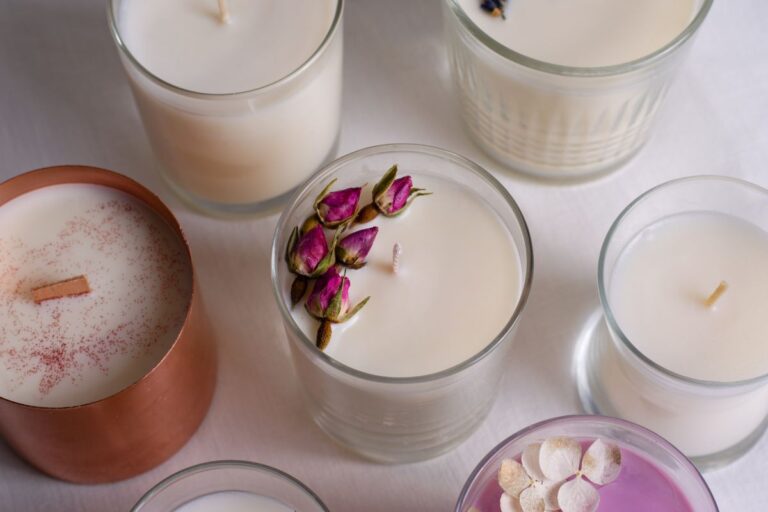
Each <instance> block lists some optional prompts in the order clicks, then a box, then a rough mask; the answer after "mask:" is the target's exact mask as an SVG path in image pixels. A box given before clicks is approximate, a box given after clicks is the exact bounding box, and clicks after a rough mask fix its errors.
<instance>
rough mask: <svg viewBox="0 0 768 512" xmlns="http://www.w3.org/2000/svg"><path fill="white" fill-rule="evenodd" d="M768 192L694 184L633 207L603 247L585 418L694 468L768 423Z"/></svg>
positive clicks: (588, 343) (726, 182) (583, 372)
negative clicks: (638, 430)
mask: <svg viewBox="0 0 768 512" xmlns="http://www.w3.org/2000/svg"><path fill="white" fill-rule="evenodd" d="M767 212H768V191H766V190H764V189H762V188H760V187H758V186H756V185H753V184H751V183H748V182H744V181H740V180H736V179H731V178H724V177H717V176H699V177H692V178H684V179H680V180H675V181H671V182H669V183H665V184H663V185H660V186H658V187H656V188H654V189H652V190H650V191H648V192H646V193H645V194H643V195H642V196H640V197H639V198H638V199H636V200H635V201H634V202H632V203H631V204H630V205H629V206H628V207H627V208H626V209H625V210H624V211H623V212H622V213H621V215H620V216H619V217H618V218H617V219H616V221H615V222H614V224H613V226H612V227H611V229H610V231H609V232H608V235H607V236H606V238H605V242H604V244H603V248H602V251H601V253H600V261H599V268H598V288H599V292H600V301H601V303H602V306H603V312H604V315H605V321H606V323H607V327H608V329H607V331H608V333H609V334H607V333H606V334H604V335H602V333H605V329H604V328H602V327H601V326H600V324H598V327H595V328H594V329H593V332H592V334H591V335H590V336H586V337H584V339H583V341H582V343H581V345H580V347H579V350H578V351H577V360H576V361H577V364H578V366H579V368H580V369H579V371H578V375H579V376H580V378H579V381H580V382H579V383H580V387H581V390H582V397H583V400H584V402H585V406H586V407H587V409H588V410H590V411H594V412H600V413H602V414H608V415H613V416H619V417H622V418H625V419H628V420H630V421H634V422H636V423H639V424H641V425H644V426H646V427H648V428H650V429H652V430H654V431H656V432H658V433H659V434H661V435H663V436H664V437H666V438H667V439H669V440H670V441H671V442H673V443H675V445H677V446H678V447H679V448H680V449H681V450H682V451H683V452H684V453H685V454H686V455H688V456H689V457H691V458H692V459H693V460H694V462H696V463H697V464H698V465H699V466H700V467H713V466H718V465H722V464H725V463H728V462H730V461H732V460H734V459H735V458H736V457H738V456H739V455H741V454H742V453H744V452H745V451H746V450H748V449H749V448H750V447H751V446H752V445H753V444H754V442H755V441H756V440H757V439H758V438H759V437H760V435H761V434H762V433H763V431H764V430H765V428H766V423H767V422H768V419H766V418H768V345H767V344H766V342H765V340H766V339H767V338H768V318H767V317H766V315H765V305H766V304H768V270H767V269H766V264H765V262H766V261H768V220H766V219H768V217H767V216H766V213H767Z"/></svg>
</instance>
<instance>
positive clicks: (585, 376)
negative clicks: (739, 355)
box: [575, 176, 768, 469]
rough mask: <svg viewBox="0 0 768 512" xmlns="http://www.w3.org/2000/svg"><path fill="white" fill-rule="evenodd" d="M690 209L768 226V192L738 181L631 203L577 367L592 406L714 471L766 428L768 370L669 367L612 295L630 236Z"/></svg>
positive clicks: (608, 242)
mask: <svg viewBox="0 0 768 512" xmlns="http://www.w3.org/2000/svg"><path fill="white" fill-rule="evenodd" d="M689 212H714V213H722V214H727V215H729V216H733V217H736V218H740V219H743V220H746V221H748V222H749V223H751V224H754V225H756V226H758V227H759V228H761V229H763V230H768V216H766V212H768V191H766V190H764V189H762V188H760V187H758V186H756V185H753V184H751V183H748V182H745V181H741V180H738V179H733V178H726V177H720V176H695V177H691V178H682V179H678V180H673V181H670V182H668V183H665V184H662V185H659V186H658V187H656V188H654V189H651V190H649V191H648V192H646V193H645V194H643V195H641V196H640V197H639V198H637V199H636V200H635V201H633V202H632V203H631V204H630V205H629V206H627V208H626V209H625V210H624V211H623V212H622V213H621V214H620V215H619V217H618V218H617V219H616V221H615V222H614V223H613V225H612V226H611V229H610V230H609V232H608V234H607V235H606V238H605V241H604V243H603V247H602V251H601V253H600V260H599V264H598V290H599V294H600V302H601V305H602V312H603V314H602V315H596V316H595V317H594V318H593V319H592V320H591V321H590V324H589V327H588V329H586V330H585V334H584V335H583V336H582V338H581V340H580V341H579V346H578V348H577V351H576V357H575V364H576V375H577V379H578V384H579V392H580V395H581V400H582V403H583V405H584V407H585V409H586V410H587V411H589V412H593V413H598V414H606V415H610V416H618V417H621V418H624V419H627V420H630V421H633V422H636V423H639V424H641V425H643V426H645V427H648V428H650V429H652V430H654V431H656V432H658V433H659V434H661V435H662V436H664V437H665V438H667V439H669V440H670V441H671V442H672V443H674V444H675V445H676V446H677V447H678V448H680V449H681V450H682V451H683V452H684V453H685V454H686V455H687V456H689V457H691V459H692V460H693V461H694V462H695V463H696V464H697V465H698V466H699V467H700V468H705V469H708V468H713V467H719V466H722V465H724V464H727V463H729V462H731V461H733V460H734V459H736V458H738V457H739V456H741V455H742V454H743V453H745V452H746V451H747V450H748V449H749V448H751V447H752V446H753V445H754V443H755V442H756V441H757V440H758V439H759V438H760V436H761V435H762V433H763V431H765V429H766V425H767V424H768V419H767V418H768V375H761V376H757V377H755V378H751V379H748V380H743V381H708V380H700V379H695V378H691V377H689V376H686V375H681V374H679V373H675V372H673V371H671V370H669V369H667V368H665V367H664V366H662V365H661V364H659V363H658V362H656V361H654V360H652V359H651V358H650V357H648V356H647V355H646V354H644V353H643V352H642V351H641V350H640V349H638V347H637V346H636V345H635V344H633V343H632V340H630V339H629V338H628V336H627V335H626V334H625V333H624V332H623V331H622V327H621V325H620V324H619V322H618V321H617V319H616V317H615V315H614V312H613V309H612V306H611V300H610V296H609V294H608V289H609V287H610V283H611V279H612V275H613V269H614V268H615V266H616V261H617V259H618V258H619V256H620V255H621V253H622V251H623V249H624V248H625V247H626V246H627V244H628V243H629V242H630V240H632V239H633V238H634V237H635V236H636V235H637V234H638V233H639V232H640V231H641V230H642V229H644V228H646V227H648V226H650V225H651V224H653V223H655V222H657V221H659V220H662V219H665V218H668V217H670V216H672V215H676V214H680V213H689ZM691 357H692V358H695V357H697V354H696V353H692V354H691ZM698 357H702V356H700V355H698Z"/></svg>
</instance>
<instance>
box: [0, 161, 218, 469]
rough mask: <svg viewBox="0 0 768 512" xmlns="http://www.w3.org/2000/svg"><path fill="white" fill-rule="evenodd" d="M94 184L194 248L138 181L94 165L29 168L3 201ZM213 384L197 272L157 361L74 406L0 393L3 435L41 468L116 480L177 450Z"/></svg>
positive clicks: (1, 194)
mask: <svg viewBox="0 0 768 512" xmlns="http://www.w3.org/2000/svg"><path fill="white" fill-rule="evenodd" d="M62 183H92V184H96V185H105V186H107V187H112V188H115V189H118V190H122V191H123V192H126V193H128V194H130V195H132V196H134V197H136V198H137V199H139V200H140V201H143V202H144V203H146V204H147V205H148V206H149V207H150V208H152V209H153V210H154V211H155V212H157V214H158V215H160V216H161V217H162V218H164V219H165V220H166V221H167V222H168V224H169V225H170V226H171V227H172V229H173V230H175V231H176V233H177V234H178V235H179V237H180V238H181V240H183V242H184V246H185V248H186V251H187V255H188V256H189V262H190V263H189V264H190V268H192V259H191V256H190V254H189V245H188V244H187V241H186V239H185V238H184V235H183V233H182V231H181V227H180V226H179V223H178V221H177V220H176V218H175V217H174V216H173V214H172V213H171V211H170V210H169V209H168V208H167V207H166V206H165V205H164V204H163V202H162V201H160V199H159V198H158V197H157V196H155V195H154V194H153V193H152V192H150V191H149V190H147V189H146V188H144V187H143V186H142V185H140V184H138V183H136V182H135V181H133V180H131V179H129V178H127V177H125V176H123V175H121V174H117V173H114V172H111V171H106V170H104V169H98V168H94V167H83V166H71V165H67V166H59V167H48V168H45V169H39V170H36V171H31V172H28V173H26V174H22V175H21V176H17V177H15V178H12V179H10V180H8V181H6V182H5V183H2V184H0V206H2V205H3V204H5V203H7V202H8V201H10V200H11V199H13V198H15V197H18V196H20V195H22V194H24V193H26V192H30V191H32V190H36V189H39V188H43V187H47V186H50V185H57V184H62ZM215 381H216V353H215V349H214V343H213V339H212V337H211V335H210V329H209V328H208V323H207V321H206V317H205V314H204V311H203V306H202V303H201V300H200V294H199V292H198V287H197V283H196V280H195V277H194V270H193V285H192V296H191V299H190V304H189V309H188V310H187V317H186V320H185V322H184V325H183V327H182V328H181V331H180V332H179V334H178V336H177V338H176V340H175V341H174V343H173V345H171V348H170V349H169V350H168V352H167V353H166V354H165V356H164V357H163V358H162V359H161V360H160V362H158V363H157V365H156V366H155V367H154V368H153V369H152V370H151V371H150V372H149V373H147V374H146V375H145V376H144V377H142V378H141V379H140V380H139V381H138V382H135V383H134V384H132V385H130V386H129V387H127V388H125V389H123V390H122V391H120V392H118V393H116V394H114V395H112V396H110V397H107V398H104V399H102V400H98V401H96V402H91V403H88V404H85V405H79V406H75V407H60V408H52V407H36V406H29V405H24V404H19V403H16V402H12V401H10V400H7V399H4V398H2V397H0V434H1V435H2V436H3V437H4V438H5V441H6V442H7V443H8V444H9V445H10V446H11V448H13V449H14V450H15V451H16V452H17V453H18V454H19V455H20V456H21V457H23V458H24V459H26V460H27V461H28V462H29V463H30V464H32V465H33V466H35V467H37V468H38V469H40V470H41V471H43V472H45V473H47V474H49V475H51V476H54V477H56V478H60V479H62V480H68V481H71V482H77V483H101V482H114V481H117V480H122V479H125V478H129V477H131V476H134V475H137V474H139V473H142V472H144V471H147V470H149V469H151V468H153V467H155V466H157V465H158V464H160V463H161V462H163V461H164V460H166V459H167V458H168V457H170V456H171V455H173V454H174V453H176V451H178V450H179V449H180V448H181V447H182V446H183V445H184V444H185V443H186V442H187V440H188V439H189V438H190V437H191V436H192V434H194V432H195V430H197V427H198V426H199V425H200V423H201V422H202V420H203V418H204V417H205V414H206V412H207V411H208V407H209V405H210V402H211V397H212V395H213V390H214V386H215Z"/></svg>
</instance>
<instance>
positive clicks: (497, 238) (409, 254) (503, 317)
mask: <svg viewBox="0 0 768 512" xmlns="http://www.w3.org/2000/svg"><path fill="white" fill-rule="evenodd" d="M413 180H414V186H416V187H420V188H426V189H427V190H429V191H430V192H432V195H430V196H426V197H421V198H417V199H416V200H415V202H414V203H413V205H411V206H410V207H409V208H408V210H407V211H406V212H405V213H404V214H402V215H400V216H398V217H395V218H385V217H383V216H379V217H377V218H376V220H375V221H374V222H371V223H368V224H365V225H363V226H359V227H358V228H356V229H362V228H367V227H371V226H378V227H379V232H378V235H377V237H376V240H375V242H374V244H373V248H372V250H371V252H370V253H369V255H368V263H367V264H366V266H365V267H363V268H362V269H360V270H352V271H349V272H348V274H347V275H348V277H349V278H350V281H351V288H350V290H351V292H350V293H351V296H350V300H351V302H353V303H354V302H356V301H357V300H359V299H362V298H364V297H366V296H368V295H370V296H371V300H370V301H369V302H368V304H366V306H365V307H364V308H363V309H362V310H361V311H360V312H359V313H358V314H357V315H355V317H353V319H352V320H350V321H348V322H346V323H343V324H338V325H335V326H334V328H333V338H332V340H331V343H330V345H329V346H328V348H327V350H326V353H327V354H328V355H329V356H331V357H333V358H334V359H336V360H338V361H339V362H341V363H344V364H345V365H347V366H350V367H352V368H355V369H357V370H360V371H363V372H366V373H371V374H374V375H382V376H387V377H413V376H418V375H427V374H430V373H435V372H439V371H441V370H445V369H447V368H450V367H452V366H454V365H457V364H459V363H461V362H463V361H465V360H467V359H469V358H470V357H471V356H473V355H474V354H476V353H478V352H480V351H481V350H482V349H483V348H484V347H485V346H487V345H488V344H489V343H490V342H491V340H493V339H494V338H495V337H496V336H497V335H498V334H499V333H500V332H501V331H502V329H503V328H504V326H505V325H506V323H507V322H508V321H509V318H510V317H511V316H512V312H513V311H514V309H515V307H516V306H517V302H518V299H519V297H520V292H521V288H522V278H521V263H520V255H519V253H518V250H517V247H516V246H515V243H514V241H513V240H512V237H511V236H510V234H509V231H508V230H507V229H506V228H505V227H504V225H503V224H502V222H501V220H500V219H499V217H498V215H496V214H495V213H494V212H493V211H492V210H491V209H490V208H489V207H488V206H487V205H486V204H484V203H483V201H482V200H481V199H480V198H479V197H477V196H475V195H474V194H472V193H469V192H468V191H467V190H464V189H462V188H461V187H459V186H458V185H455V184H452V183H449V182H446V181H443V180H439V179H435V178H431V177H426V176H420V175H415V176H414V177H413ZM360 185H362V183H361V184H360ZM369 201H370V187H369V193H368V195H367V196H366V195H364V196H363V198H362V199H361V202H362V204H367V203H368V202H369ZM396 243H399V244H400V246H401V248H402V251H401V254H400V258H399V263H398V270H397V272H396V273H395V272H393V267H392V263H393V247H394V245H395V244H396ZM294 315H295V316H296V319H297V322H300V325H301V327H302V329H303V330H304V332H305V333H306V335H307V336H308V337H309V338H310V339H314V337H315V331H316V330H317V321H315V320H314V319H312V318H311V317H310V316H309V314H308V313H307V312H306V311H305V310H304V308H301V307H296V308H295V309H294Z"/></svg>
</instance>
